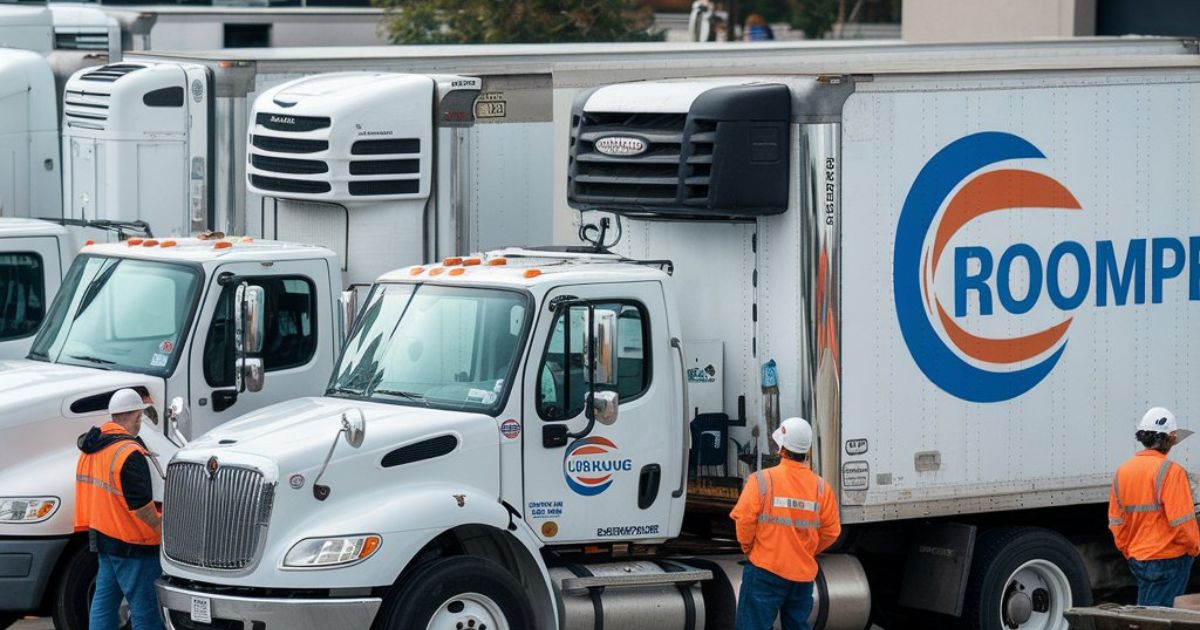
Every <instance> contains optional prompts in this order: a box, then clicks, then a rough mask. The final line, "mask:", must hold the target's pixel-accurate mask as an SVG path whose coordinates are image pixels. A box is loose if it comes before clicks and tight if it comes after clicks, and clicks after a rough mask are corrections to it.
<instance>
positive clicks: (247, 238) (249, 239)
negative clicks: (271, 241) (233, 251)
mask: <svg viewBox="0 0 1200 630" xmlns="http://www.w3.org/2000/svg"><path fill="white" fill-rule="evenodd" d="M238 242H239V243H253V242H254V237H253V236H243V237H242V238H241V239H240V240H239V241H238Z"/></svg>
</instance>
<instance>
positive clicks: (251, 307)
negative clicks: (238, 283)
mask: <svg viewBox="0 0 1200 630" xmlns="http://www.w3.org/2000/svg"><path fill="white" fill-rule="evenodd" d="M242 287H243V288H244V291H242V293H241V299H240V300H238V302H239V303H240V306H241V308H240V309H239V310H240V311H241V312H242V313H243V314H244V315H243V316H244V317H245V320H244V322H243V324H244V327H243V329H242V333H243V337H242V341H243V343H244V344H245V345H244V351H245V353H246V354H258V353H260V352H262V349H263V337H264V336H265V335H266V318H265V317H264V315H265V310H266V307H267V295H266V292H265V291H263V288H262V287H255V286H249V285H245V284H243V285H242Z"/></svg>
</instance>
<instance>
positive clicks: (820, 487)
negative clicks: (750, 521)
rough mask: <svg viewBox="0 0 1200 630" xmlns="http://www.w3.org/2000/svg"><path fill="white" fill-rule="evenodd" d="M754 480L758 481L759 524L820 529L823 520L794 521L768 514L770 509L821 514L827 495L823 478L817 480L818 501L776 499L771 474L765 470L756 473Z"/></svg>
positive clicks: (788, 498) (787, 498)
mask: <svg viewBox="0 0 1200 630" xmlns="http://www.w3.org/2000/svg"><path fill="white" fill-rule="evenodd" d="M754 478H755V479H756V480H757V481H758V498H759V503H760V506H759V512H758V522H759V523H766V524H769V525H781V526H783V527H794V528H796V529H820V528H821V520H820V518H815V519H812V520H808V519H805V520H794V519H791V518H788V517H786V516H772V515H770V514H767V509H768V508H769V507H777V508H788V509H793V510H808V511H810V512H816V513H818V514H819V513H820V511H821V504H820V501H821V495H823V494H825V480H824V479H823V478H821V477H818V478H817V500H816V501H808V500H805V499H794V498H791V497H776V496H775V495H774V493H773V492H772V483H771V473H769V472H768V471H765V470H759V471H757V472H755V473H754Z"/></svg>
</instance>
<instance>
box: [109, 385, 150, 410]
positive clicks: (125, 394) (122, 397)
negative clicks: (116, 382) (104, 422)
mask: <svg viewBox="0 0 1200 630" xmlns="http://www.w3.org/2000/svg"><path fill="white" fill-rule="evenodd" d="M149 406H150V405H148V404H146V403H144V402H142V395H141V394H139V393H137V392H135V391H133V390H132V389H118V390H117V391H116V393H114V394H113V395H112V398H110V399H109V401H108V414H109V415H110V416H115V415H117V414H119V413H129V412H130V411H141V410H142V409H145V408H146V407H149Z"/></svg>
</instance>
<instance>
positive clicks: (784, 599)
mask: <svg viewBox="0 0 1200 630" xmlns="http://www.w3.org/2000/svg"><path fill="white" fill-rule="evenodd" d="M812 608H813V583H812V582H793V581H791V580H785V579H783V578H781V577H779V576H778V575H775V574H774V573H771V572H770V571H767V570H765V569H760V568H758V567H756V566H754V565H753V564H750V563H749V562H747V563H746V565H745V568H744V569H743V570H742V589H741V591H739V592H738V603H737V630H769V629H770V628H771V627H772V626H774V625H775V615H779V620H780V622H781V625H782V626H783V630H809V625H808V616H809V615H810V614H811V613H812Z"/></svg>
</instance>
